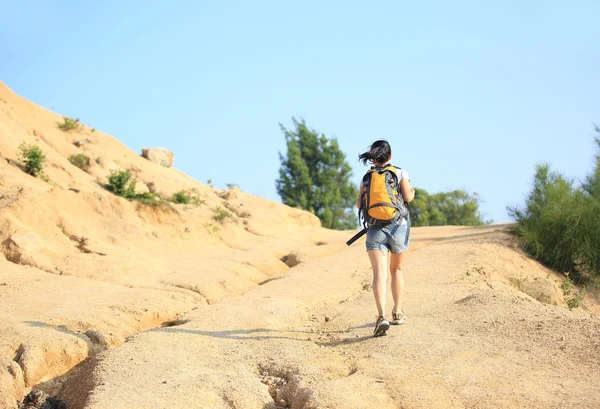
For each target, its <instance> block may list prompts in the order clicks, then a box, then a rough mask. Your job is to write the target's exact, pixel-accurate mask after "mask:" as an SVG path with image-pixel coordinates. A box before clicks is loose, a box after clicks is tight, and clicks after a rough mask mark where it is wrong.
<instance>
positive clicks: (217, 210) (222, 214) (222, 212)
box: [213, 206, 231, 224]
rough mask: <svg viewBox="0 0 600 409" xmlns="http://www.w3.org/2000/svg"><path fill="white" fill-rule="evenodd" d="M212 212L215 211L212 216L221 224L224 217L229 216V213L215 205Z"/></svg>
mask: <svg viewBox="0 0 600 409" xmlns="http://www.w3.org/2000/svg"><path fill="white" fill-rule="evenodd" d="M213 212H214V213H215V214H214V216H213V218H214V219H215V220H216V221H218V222H219V223H221V224H222V223H223V222H224V221H225V219H227V218H229V217H231V213H229V212H228V211H227V210H225V209H223V208H222V207H221V206H217V207H215V208H214V209H213Z"/></svg>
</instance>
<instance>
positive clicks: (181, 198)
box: [171, 190, 190, 204]
mask: <svg viewBox="0 0 600 409" xmlns="http://www.w3.org/2000/svg"><path fill="white" fill-rule="evenodd" d="M171 201H172V202H173V203H179V204H189V203H190V195H189V194H187V193H186V191H185V190H180V191H179V192H176V193H175V194H174V195H173V197H172V198H171Z"/></svg>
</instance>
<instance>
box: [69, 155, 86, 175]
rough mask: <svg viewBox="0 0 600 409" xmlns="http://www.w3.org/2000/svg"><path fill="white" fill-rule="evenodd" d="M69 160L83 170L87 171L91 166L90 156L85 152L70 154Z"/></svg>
mask: <svg viewBox="0 0 600 409" xmlns="http://www.w3.org/2000/svg"><path fill="white" fill-rule="evenodd" d="M69 162H71V164H73V165H74V166H77V167H78V168H79V169H81V170H83V171H87V170H88V169H89V168H90V158H88V157H87V156H85V155H84V154H83V153H79V154H77V155H71V156H69Z"/></svg>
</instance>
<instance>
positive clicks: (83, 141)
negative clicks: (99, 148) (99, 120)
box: [73, 139, 92, 148]
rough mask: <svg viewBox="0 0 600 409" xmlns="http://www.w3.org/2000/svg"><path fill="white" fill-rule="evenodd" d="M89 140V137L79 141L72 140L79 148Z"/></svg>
mask: <svg viewBox="0 0 600 409" xmlns="http://www.w3.org/2000/svg"><path fill="white" fill-rule="evenodd" d="M90 142H92V141H90V140H89V139H82V140H80V141H75V142H73V145H75V146H77V147H78V148H81V147H82V146H85V145H87V144H88V143H90Z"/></svg>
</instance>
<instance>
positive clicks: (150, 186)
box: [148, 182, 159, 194]
mask: <svg viewBox="0 0 600 409" xmlns="http://www.w3.org/2000/svg"><path fill="white" fill-rule="evenodd" d="M148 190H149V191H150V193H154V194H158V193H159V191H158V188H157V187H156V184H155V183H154V182H150V183H148Z"/></svg>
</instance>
